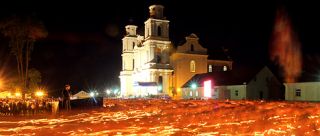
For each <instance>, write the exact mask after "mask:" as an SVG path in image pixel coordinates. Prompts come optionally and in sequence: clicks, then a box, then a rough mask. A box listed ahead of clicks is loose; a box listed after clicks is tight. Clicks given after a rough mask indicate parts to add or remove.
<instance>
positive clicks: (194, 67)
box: [190, 60, 196, 72]
mask: <svg viewBox="0 0 320 136" xmlns="http://www.w3.org/2000/svg"><path fill="white" fill-rule="evenodd" d="M190 72H196V62H195V61H194V60H191V61H190Z"/></svg>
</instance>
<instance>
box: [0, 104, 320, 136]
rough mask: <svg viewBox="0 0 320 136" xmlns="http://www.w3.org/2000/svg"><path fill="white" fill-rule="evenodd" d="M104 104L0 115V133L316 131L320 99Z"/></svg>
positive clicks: (278, 133)
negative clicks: (56, 111)
mask: <svg viewBox="0 0 320 136" xmlns="http://www.w3.org/2000/svg"><path fill="white" fill-rule="evenodd" d="M104 103H105V105H107V106H106V107H105V108H100V109H91V110H85V111H83V110H81V111H80V110H78V111H77V110H72V111H70V112H61V113H59V115H56V116H50V115H39V116H37V115H35V116H28V117H20V116H17V117H10V116H0V117H1V120H0V134H2V135H47V134H48V132H49V131H50V132H55V135H76V136H77V135H78V136H83V135H99V136H100V135H127V136H128V135H299V136H300V135H319V134H320V122H319V120H320V104H319V103H308V102H284V101H282V102H280V101H279V102H276V101H274V102H265V101H247V100H241V101H230V100H224V101H217V100H175V101H168V100H156V99H152V100H144V99H142V100H116V99H109V100H105V102H104Z"/></svg>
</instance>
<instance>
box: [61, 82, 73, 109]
mask: <svg viewBox="0 0 320 136" xmlns="http://www.w3.org/2000/svg"><path fill="white" fill-rule="evenodd" d="M70 97H71V92H70V85H68V84H67V85H65V88H64V90H63V91H62V100H63V106H64V107H65V109H66V110H71V105H70Z"/></svg>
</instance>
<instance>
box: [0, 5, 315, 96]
mask: <svg viewBox="0 0 320 136" xmlns="http://www.w3.org/2000/svg"><path fill="white" fill-rule="evenodd" d="M152 4H162V5H164V6H165V9H164V12H165V13H164V14H165V16H166V17H167V19H168V20H170V38H171V40H172V42H173V43H174V44H175V45H177V44H180V43H183V41H184V37H185V36H187V35H189V34H191V33H195V34H197V35H198V36H199V37H200V43H201V44H202V45H203V46H204V47H206V48H208V49H209V52H210V53H211V54H213V53H214V51H213V50H215V49H219V48H221V47H224V48H228V49H229V54H230V56H231V58H232V59H233V60H234V65H235V66H237V65H238V66H239V65H249V64H250V65H255V64H261V63H263V64H269V63H270V60H269V55H268V54H269V52H268V51H269V45H270V42H271V41H270V40H271V36H272V30H273V26H274V22H275V21H274V18H275V13H276V9H277V8H278V7H285V8H286V10H287V12H288V14H289V16H290V18H291V22H292V24H293V29H294V31H295V32H296V34H297V35H298V38H299V41H300V43H301V46H302V51H303V58H304V62H303V63H304V68H303V70H310V71H313V72H314V71H315V70H318V69H320V67H318V66H319V65H320V57H319V51H320V50H319V49H320V46H319V40H318V39H319V30H320V21H319V17H320V15H319V14H320V8H319V7H317V5H318V4H317V3H316V2H310V1H309V2H305V1H302V0H301V1H294V2H289V1H272V0H265V1H259V2H258V1H245V2H244V1H224V2H220V1H219V2H217V1H209V0H202V1H190V2H187V1H181V0H167V1H151V0H150V1H138V0H132V1H128V0H117V2H113V3H111V2H110V1H99V2H98V1H96V2H94V1H85V2H79V1H74V2H67V3H66V2H59V1H44V2H40V3H39V2H32V1H31V2H30V1H29V2H28V3H27V2H25V3H18V2H16V3H11V4H1V6H0V19H3V18H5V17H7V16H10V15H13V14H34V15H36V16H37V17H38V18H39V19H41V20H42V21H43V23H44V24H45V26H46V28H47V30H48V33H49V35H48V37H47V38H46V39H44V40H41V41H39V42H37V43H36V46H35V49H34V51H33V53H32V60H31V66H30V67H31V68H36V69H38V70H39V71H40V72H41V73H42V80H43V81H42V84H43V85H45V86H48V88H49V90H50V92H55V91H57V90H59V89H61V88H62V87H63V86H64V84H65V83H70V84H71V85H72V87H73V89H75V90H79V89H85V90H88V89H93V88H96V89H98V90H103V89H104V88H107V87H113V85H119V78H118V76H119V71H120V70H121V48H122V44H121V39H122V37H123V35H124V32H125V31H124V27H125V25H126V24H135V25H138V27H139V28H138V29H139V30H138V33H140V34H143V32H144V30H143V28H144V27H143V22H144V21H145V20H146V19H147V18H148V16H149V14H148V13H149V9H148V6H149V5H152ZM0 40H2V41H1V43H4V42H3V40H4V39H3V38H2V39H0ZM0 57H1V58H0V66H1V69H2V70H3V71H6V72H5V73H7V74H8V75H10V73H12V72H10V71H12V70H15V59H14V56H12V55H10V53H9V48H8V45H5V44H1V46H0ZM306 65H307V66H308V67H306ZM319 74H320V73H319Z"/></svg>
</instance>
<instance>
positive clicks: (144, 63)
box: [120, 5, 173, 97]
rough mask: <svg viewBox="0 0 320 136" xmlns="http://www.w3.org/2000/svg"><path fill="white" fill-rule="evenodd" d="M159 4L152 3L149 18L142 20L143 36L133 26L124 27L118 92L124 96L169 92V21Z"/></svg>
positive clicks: (170, 71) (170, 69) (170, 70)
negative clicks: (124, 34) (143, 26)
mask: <svg viewBox="0 0 320 136" xmlns="http://www.w3.org/2000/svg"><path fill="white" fill-rule="evenodd" d="M163 8H164V7H163V6H161V5H152V6H150V7H149V9H150V18H149V19H148V20H147V21H145V22H144V24H145V36H140V35H137V34H136V29H137V26H134V25H128V26H126V32H127V34H126V36H125V37H124V38H123V39H122V42H123V50H122V71H121V72H120V82H121V95H122V96H124V97H130V96H133V97H135V96H137V97H143V96H147V95H155V94H161V93H168V92H169V83H170V80H171V74H172V71H173V70H172V67H171V65H170V59H169V58H170V54H169V53H170V48H171V41H170V40H169V21H168V20H166V19H165V17H164V16H163Z"/></svg>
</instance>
